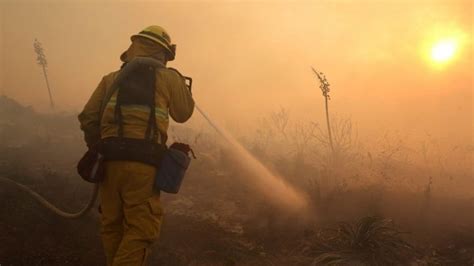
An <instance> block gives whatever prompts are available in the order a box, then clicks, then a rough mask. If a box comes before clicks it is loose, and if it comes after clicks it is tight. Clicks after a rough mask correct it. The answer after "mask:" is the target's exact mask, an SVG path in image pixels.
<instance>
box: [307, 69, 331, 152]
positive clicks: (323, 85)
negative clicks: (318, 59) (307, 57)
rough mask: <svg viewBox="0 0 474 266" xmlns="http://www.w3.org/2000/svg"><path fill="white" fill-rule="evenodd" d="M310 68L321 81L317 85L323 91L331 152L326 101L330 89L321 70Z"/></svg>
mask: <svg viewBox="0 0 474 266" xmlns="http://www.w3.org/2000/svg"><path fill="white" fill-rule="evenodd" d="M311 69H312V70H313V72H314V74H315V75H316V77H317V78H318V79H319V82H320V83H321V84H320V85H319V88H320V89H321V92H322V93H323V96H324V103H325V105H326V123H327V128H328V138H329V145H330V146H331V150H332V152H334V145H333V141H332V133H331V125H330V123H329V103H328V101H329V100H330V99H331V97H330V96H329V91H330V88H329V82H328V81H327V79H326V76H325V75H324V74H323V72H318V71H316V69H314V68H313V67H311Z"/></svg>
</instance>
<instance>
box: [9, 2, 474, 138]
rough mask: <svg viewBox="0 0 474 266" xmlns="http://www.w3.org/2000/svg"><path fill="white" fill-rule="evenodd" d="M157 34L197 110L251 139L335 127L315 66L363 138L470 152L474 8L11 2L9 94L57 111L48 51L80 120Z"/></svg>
mask: <svg viewBox="0 0 474 266" xmlns="http://www.w3.org/2000/svg"><path fill="white" fill-rule="evenodd" d="M151 24H159V25H162V26H163V27H165V28H166V29H167V30H168V31H169V33H170V35H171V38H172V40H173V42H175V43H176V44H177V46H178V50H177V58H176V61H174V62H171V64H170V66H173V67H176V68H178V69H179V70H180V71H181V72H182V73H183V74H185V75H189V76H191V77H193V79H194V84H195V85H194V90H193V92H194V97H195V99H196V101H197V102H198V103H199V104H200V105H201V106H202V107H203V108H204V109H206V110H208V112H209V113H210V114H211V116H213V117H215V118H217V119H219V120H220V121H222V122H223V124H224V125H226V124H237V125H238V126H239V127H244V128H245V127H246V126H247V125H248V124H252V123H255V122H256V121H257V120H258V119H259V118H260V117H262V116H265V115H267V114H268V113H270V112H272V111H275V110H278V109H279V108H280V107H283V108H286V109H288V110H290V113H291V116H292V117H293V118H294V119H295V120H306V121H308V120H312V121H323V120H322V119H323V118H324V109H323V108H324V106H323V98H322V96H321V92H320V90H319V84H318V82H317V80H316V79H315V77H314V75H313V73H312V72H311V69H310V67H311V66H314V67H315V68H317V69H318V70H319V71H322V72H324V73H325V74H326V76H327V78H328V80H329V82H330V83H331V89H332V91H331V93H330V95H331V97H332V100H331V102H330V111H331V112H332V113H333V114H336V115H337V116H340V117H350V118H351V119H352V120H353V121H354V122H355V123H356V124H357V125H358V128H359V130H360V131H362V133H366V134H369V132H372V133H375V132H377V133H380V132H384V131H386V130H388V129H390V130H392V131H402V132H403V134H418V135H420V134H425V133H429V134H432V135H435V136H437V137H440V138H451V139H453V140H456V141H469V140H470V141H471V143H472V140H473V139H472V121H473V113H474V109H473V105H472V91H473V84H472V3H471V2H470V1H430V2H418V3H409V2H394V1H379V2H375V1H368V2H364V4H363V5H361V4H360V3H358V2H357V1H340V2H330V1H322V2H286V1H279V2H265V1H264V2H217V1H208V2H201V1H188V2H184V1H180V2H151V1H149V2H138V3H137V2H120V3H116V2H113V3H112V2H101V1H87V2H86V1H68V2H58V1H54V2H39V1H2V2H0V30H1V34H0V51H1V52H0V88H1V93H2V94H5V95H7V96H9V97H12V98H15V99H17V100H18V101H20V102H21V103H23V104H26V105H31V106H33V107H34V108H35V109H37V110H40V111H48V110H49V100H48V96H47V90H46V86H45V83H44V80H43V77H42V71H41V68H40V67H39V66H38V65H37V64H36V61H35V54H34V51H33V46H32V45H33V41H34V39H35V38H38V40H39V41H40V42H41V43H42V44H43V47H44V49H45V53H46V56H47V59H48V64H49V67H48V73H49V76H50V82H51V86H52V90H53V96H54V99H55V102H56V104H57V105H58V110H60V111H68V112H77V111H79V110H81V108H82V106H83V105H84V104H85V102H86V101H87V99H88V97H89V96H90V94H91V93H92V91H93V90H94V89H95V87H96V85H97V84H98V82H99V81H100V79H101V77H102V76H103V75H105V74H107V73H109V72H111V71H114V70H116V69H117V68H118V67H119V66H120V60H119V55H120V54H121V53H122V52H123V51H124V50H125V49H126V48H127V47H128V45H129V42H130V40H129V37H130V35H132V34H134V33H136V32H138V31H140V30H141V29H142V28H144V27H146V26H148V25H151ZM451 36H456V38H458V40H459V47H458V50H457V52H456V54H455V56H454V58H453V59H452V60H450V61H449V62H446V63H444V64H436V63H434V62H432V61H431V60H430V58H429V57H428V56H427V55H428V54H429V51H430V49H431V46H432V45H433V44H434V43H435V42H436V41H437V40H438V39H440V38H449V37H451ZM196 116H197V115H196ZM194 119H197V118H194Z"/></svg>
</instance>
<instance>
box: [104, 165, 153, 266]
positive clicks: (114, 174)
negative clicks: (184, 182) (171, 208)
mask: <svg viewBox="0 0 474 266" xmlns="http://www.w3.org/2000/svg"><path fill="white" fill-rule="evenodd" d="M105 170H106V177H105V180H104V181H103V182H102V183H101V184H100V190H99V192H100V199H101V210H102V218H101V237H102V243H103V245H104V250H105V255H106V258H107V265H108V266H119V265H120V266H125V265H126V266H138V265H145V263H146V258H147V255H148V254H149V252H150V248H151V245H152V244H153V242H154V241H155V240H157V239H158V236H159V234H160V225H161V221H162V209H161V206H160V195H159V194H158V193H157V192H154V191H153V182H154V177H155V172H156V170H155V167H153V166H150V165H147V164H143V163H140V162H132V161H111V162H106V163H105Z"/></svg>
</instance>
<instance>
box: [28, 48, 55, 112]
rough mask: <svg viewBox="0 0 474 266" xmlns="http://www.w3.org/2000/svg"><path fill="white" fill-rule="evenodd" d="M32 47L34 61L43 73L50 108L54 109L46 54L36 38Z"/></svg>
mask: <svg viewBox="0 0 474 266" xmlns="http://www.w3.org/2000/svg"><path fill="white" fill-rule="evenodd" d="M33 47H34V48H35V52H36V62H37V63H38V65H40V66H41V68H42V69H43V75H44V79H45V81H46V87H47V88H48V94H49V102H50V104H51V109H53V111H54V101H53V95H52V93H51V87H50V86H49V80H48V72H47V71H46V69H47V67H48V61H46V55H45V54H44V50H43V46H42V45H41V43H40V42H39V41H38V40H37V39H35V42H34V43H33Z"/></svg>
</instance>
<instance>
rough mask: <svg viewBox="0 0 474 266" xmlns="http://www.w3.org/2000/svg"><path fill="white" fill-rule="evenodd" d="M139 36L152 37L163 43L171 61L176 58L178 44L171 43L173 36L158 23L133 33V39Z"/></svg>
mask: <svg viewBox="0 0 474 266" xmlns="http://www.w3.org/2000/svg"><path fill="white" fill-rule="evenodd" d="M138 36H141V37H144V38H147V39H150V40H152V41H154V42H156V43H157V44H159V45H161V46H162V47H163V48H165V49H166V51H167V52H168V59H169V61H172V60H174V57H175V55H176V44H172V43H171V38H170V36H169V34H168V33H167V32H166V30H165V29H163V28H162V27H160V26H156V25H152V26H149V27H147V28H145V29H144V30H142V31H140V32H139V33H138V34H135V35H132V37H131V39H132V41H133V38H135V37H138Z"/></svg>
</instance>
